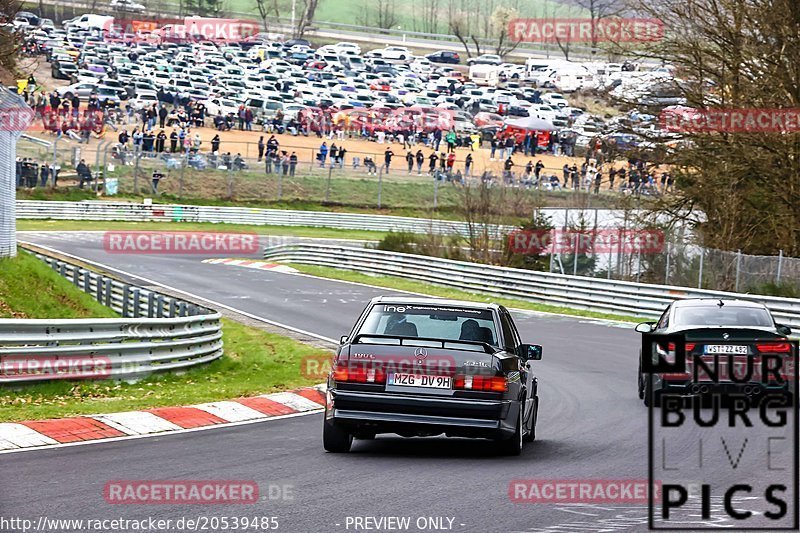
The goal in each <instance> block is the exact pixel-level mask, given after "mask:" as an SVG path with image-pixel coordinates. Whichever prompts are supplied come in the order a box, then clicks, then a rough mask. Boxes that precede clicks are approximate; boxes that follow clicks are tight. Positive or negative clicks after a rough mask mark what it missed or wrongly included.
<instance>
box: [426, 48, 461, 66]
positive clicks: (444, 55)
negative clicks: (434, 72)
mask: <svg viewBox="0 0 800 533" xmlns="http://www.w3.org/2000/svg"><path fill="white" fill-rule="evenodd" d="M425 57H427V58H428V60H430V61H432V62H434V63H450V64H453V65H458V64H459V63H461V56H459V55H458V53H457V52H450V51H448V50H439V51H438V52H434V53H432V54H428V55H426V56H425Z"/></svg>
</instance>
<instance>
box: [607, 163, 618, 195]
mask: <svg viewBox="0 0 800 533" xmlns="http://www.w3.org/2000/svg"><path fill="white" fill-rule="evenodd" d="M616 177H617V169H616V168H614V167H611V170H609V171H608V190H609V191H613V190H614V179H615V178H616Z"/></svg>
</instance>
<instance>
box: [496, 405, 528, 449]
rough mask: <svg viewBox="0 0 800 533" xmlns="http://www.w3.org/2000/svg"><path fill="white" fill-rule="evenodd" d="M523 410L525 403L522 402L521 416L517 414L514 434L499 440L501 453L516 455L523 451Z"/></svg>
mask: <svg viewBox="0 0 800 533" xmlns="http://www.w3.org/2000/svg"><path fill="white" fill-rule="evenodd" d="M522 411H523V404H522V403H520V406H519V416H517V427H516V429H515V430H514V434H513V435H512V436H511V437H510V438H507V439H503V440H501V441H500V442H499V445H500V446H499V451H500V455H508V456H515V455H519V454H521V453H522V445H523V440H522V435H523V429H522V421H523V418H522V415H523V413H522Z"/></svg>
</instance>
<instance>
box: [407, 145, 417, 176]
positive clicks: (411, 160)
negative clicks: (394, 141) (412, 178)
mask: <svg viewBox="0 0 800 533" xmlns="http://www.w3.org/2000/svg"><path fill="white" fill-rule="evenodd" d="M414 161H415V160H414V154H412V153H411V150H409V151H408V152H407V153H406V163H408V174H409V175H411V173H412V172H413V171H414Z"/></svg>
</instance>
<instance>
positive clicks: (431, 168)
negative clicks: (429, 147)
mask: <svg viewBox="0 0 800 533" xmlns="http://www.w3.org/2000/svg"><path fill="white" fill-rule="evenodd" d="M438 160H439V156H437V155H436V152H432V153H431V155H429V156H428V175H429V176H431V175H433V173H434V172H435V171H436V162H437V161H438Z"/></svg>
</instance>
